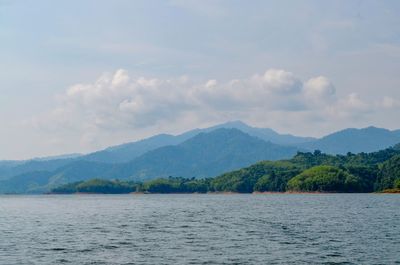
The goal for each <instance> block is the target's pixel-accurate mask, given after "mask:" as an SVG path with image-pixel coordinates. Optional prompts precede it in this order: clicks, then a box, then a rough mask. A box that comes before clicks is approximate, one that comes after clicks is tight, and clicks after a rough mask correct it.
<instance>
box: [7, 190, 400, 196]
mask: <svg viewBox="0 0 400 265" xmlns="http://www.w3.org/2000/svg"><path fill="white" fill-rule="evenodd" d="M185 194H191V195H193V194H195V195H301V194H311V195H331V194H378V195H379V194H400V189H388V190H384V191H380V192H332V191H329V192H328V191H282V192H280V191H262V192H259V191H254V192H249V193H244V192H232V191H226V192H224V191H218V192H213V191H211V192H168V193H166V192H130V193H101V192H75V193H53V192H48V193H43V194H36V195H82V196H86V195H185ZM4 195H27V194H4ZM29 195H34V194H29Z"/></svg>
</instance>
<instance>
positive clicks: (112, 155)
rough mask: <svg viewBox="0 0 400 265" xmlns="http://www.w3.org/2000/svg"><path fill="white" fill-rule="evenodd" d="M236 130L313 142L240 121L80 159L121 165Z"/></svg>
mask: <svg viewBox="0 0 400 265" xmlns="http://www.w3.org/2000/svg"><path fill="white" fill-rule="evenodd" d="M222 128H225V129H238V130H240V131H242V132H245V133H247V134H249V135H251V136H255V137H258V138H260V139H262V140H264V141H270V142H273V143H276V144H281V145H294V144H298V143H305V142H310V141H312V140H315V138H312V137H298V136H293V135H290V134H279V133H277V132H275V131H274V130H272V129H267V128H255V127H251V126H249V125H247V124H245V123H243V122H241V121H232V122H227V123H223V124H219V125H216V126H212V127H209V128H204V129H194V130H191V131H188V132H185V133H183V134H179V135H170V134H159V135H155V136H153V137H149V138H146V139H143V140H140V141H137V142H131V143H126V144H121V145H117V146H112V147H109V148H106V149H104V150H101V151H98V152H94V153H90V154H88V155H84V156H82V157H80V159H82V160H86V161H95V162H105V163H122V162H128V161H131V160H133V159H135V158H137V157H139V156H141V155H142V154H144V153H146V152H149V151H152V150H154V149H157V148H159V147H163V146H169V145H177V144H180V143H182V142H184V141H186V140H188V139H190V138H192V137H194V136H196V135H198V134H200V133H207V132H212V131H215V130H217V129H222Z"/></svg>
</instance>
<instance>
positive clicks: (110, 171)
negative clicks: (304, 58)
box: [0, 129, 298, 192]
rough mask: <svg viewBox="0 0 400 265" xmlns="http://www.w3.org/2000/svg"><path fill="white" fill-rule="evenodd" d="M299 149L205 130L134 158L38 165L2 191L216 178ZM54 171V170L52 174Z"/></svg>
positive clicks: (234, 131) (229, 131) (8, 182)
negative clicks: (97, 180)
mask: <svg viewBox="0 0 400 265" xmlns="http://www.w3.org/2000/svg"><path fill="white" fill-rule="evenodd" d="M297 150H298V149H297V148H295V147H289V146H280V145H277V144H273V143H271V142H265V141H263V140H261V139H259V138H257V137H253V136H250V135H248V134H246V133H243V132H242V131H239V130H237V129H216V130H214V131H212V132H209V133H200V134H197V135H196V136H194V137H192V138H190V139H188V140H186V141H184V142H183V143H181V144H178V145H170V146H164V147H160V148H157V149H155V150H153V151H149V152H147V153H145V154H143V155H141V156H139V157H137V158H135V159H134V160H132V161H130V162H127V163H120V164H106V163H100V162H93V161H84V160H77V161H72V162H70V163H68V164H66V165H63V166H60V167H59V168H57V169H55V170H53V171H43V170H42V171H39V170H34V171H31V172H25V173H22V174H19V175H17V176H14V177H12V178H10V179H8V180H6V181H3V182H0V187H6V188H3V189H0V191H2V192H21V189H20V188H19V187H24V188H25V189H27V190H26V191H29V192H42V191H45V190H49V189H50V188H51V187H54V186H56V185H58V184H63V183H68V182H74V181H79V180H87V179H91V178H106V179H116V178H117V179H131V180H136V181H137V180H147V179H153V178H157V177H167V176H184V177H190V178H191V177H211V176H215V175H218V174H221V173H223V172H226V171H230V170H234V169H238V168H241V167H244V166H248V165H250V164H252V163H255V162H257V161H260V160H277V159H284V158H290V157H292V156H293V155H294V154H296V152H297ZM49 172H50V173H49Z"/></svg>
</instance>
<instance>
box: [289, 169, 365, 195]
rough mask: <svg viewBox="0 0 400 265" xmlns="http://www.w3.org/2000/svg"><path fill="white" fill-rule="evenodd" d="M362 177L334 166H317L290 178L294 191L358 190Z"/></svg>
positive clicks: (290, 187)
mask: <svg viewBox="0 0 400 265" xmlns="http://www.w3.org/2000/svg"><path fill="white" fill-rule="evenodd" d="M361 186H362V184H361V179H360V178H359V177H356V176H354V175H352V174H350V173H348V172H345V171H343V170H342V169H340V168H337V167H334V166H315V167H312V168H310V169H307V170H305V171H303V172H302V173H301V174H299V175H297V176H296V177H294V178H292V179H290V180H289V182H288V184H287V187H288V189H289V190H292V191H320V192H357V191H362V187H361Z"/></svg>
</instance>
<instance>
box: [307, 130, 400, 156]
mask: <svg viewBox="0 0 400 265" xmlns="http://www.w3.org/2000/svg"><path fill="white" fill-rule="evenodd" d="M398 143H400V130H395V131H390V130H387V129H382V128H377V127H373V126H370V127H367V128H362V129H355V128H350V129H345V130H342V131H338V132H335V133H332V134H329V135H327V136H324V137H322V138H320V139H317V140H315V141H311V142H308V143H303V144H300V145H299V147H303V148H305V149H308V150H316V149H318V150H321V151H322V152H324V153H327V154H346V153H347V152H351V153H361V152H365V153H369V152H374V151H378V150H381V149H385V148H387V147H390V146H394V145H395V144H398Z"/></svg>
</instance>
